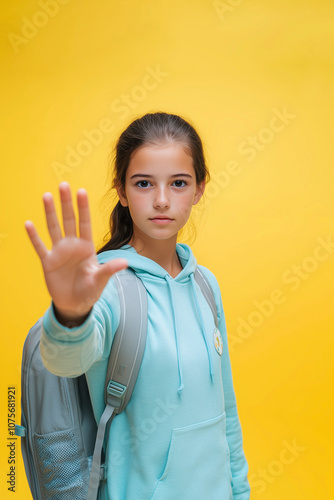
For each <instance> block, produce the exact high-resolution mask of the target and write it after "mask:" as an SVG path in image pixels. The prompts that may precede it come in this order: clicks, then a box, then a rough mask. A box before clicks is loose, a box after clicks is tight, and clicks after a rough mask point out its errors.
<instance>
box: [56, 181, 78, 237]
mask: <svg viewBox="0 0 334 500" xmlns="http://www.w3.org/2000/svg"><path fill="white" fill-rule="evenodd" d="M59 191H60V199H61V209H62V213H63V225H64V233H65V236H76V234H77V230H76V222H75V214H74V210H73V205H72V195H71V189H70V185H69V183H68V182H65V181H64V182H61V183H60V184H59Z"/></svg>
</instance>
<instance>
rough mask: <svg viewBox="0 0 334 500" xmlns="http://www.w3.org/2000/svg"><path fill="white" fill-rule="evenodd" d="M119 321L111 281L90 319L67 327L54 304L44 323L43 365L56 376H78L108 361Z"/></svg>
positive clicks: (113, 286)
mask: <svg viewBox="0 0 334 500" xmlns="http://www.w3.org/2000/svg"><path fill="white" fill-rule="evenodd" d="M119 321H120V304H119V298H118V294H117V290H116V286H115V284H114V282H113V280H112V279H110V280H109V281H108V283H107V285H106V287H105V289H104V290H103V292H102V294H101V296H100V298H99V299H98V301H97V302H95V304H94V306H93V308H92V310H91V312H90V313H89V315H88V317H87V318H86V320H85V321H84V323H82V324H81V325H80V326H77V327H74V328H68V327H66V326H64V325H62V324H61V323H59V321H58V320H57V318H56V316H55V313H54V305H53V301H51V305H50V307H49V308H48V309H47V310H46V312H45V314H44V316H43V320H42V332H41V341H40V352H41V357H42V361H43V364H44V365H45V367H46V368H47V370H49V371H50V372H51V373H53V374H54V375H57V376H60V377H78V376H79V375H81V374H82V373H85V372H87V371H88V369H89V368H90V367H91V366H92V365H93V363H95V362H96V361H98V360H100V359H102V358H108V357H109V354H110V349H111V344H112V340H113V337H114V335H115V332H116V330H117V328H118V325H119Z"/></svg>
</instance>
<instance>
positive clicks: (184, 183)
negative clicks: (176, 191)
mask: <svg viewBox="0 0 334 500" xmlns="http://www.w3.org/2000/svg"><path fill="white" fill-rule="evenodd" d="M176 182H181V183H182V182H183V185H184V186H185V185H186V182H185V181H181V180H177V181H175V183H176ZM176 187H183V186H180V184H178V185H177V186H176Z"/></svg>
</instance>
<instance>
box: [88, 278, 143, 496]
mask: <svg viewBox="0 0 334 500" xmlns="http://www.w3.org/2000/svg"><path fill="white" fill-rule="evenodd" d="M113 279H114V281H115V284H116V287H117V291H118V296H119V301H120V309H121V315H120V323H119V326H118V328H117V331H116V333H115V336H114V339H113V342H112V347H111V352H110V357H109V362H108V368H107V376H106V381H105V403H106V407H105V410H104V412H103V414H102V416H101V419H100V422H99V426H98V430H97V437H96V443H95V448H94V454H93V461H92V467H91V474H90V479H89V487H88V496H87V500H96V498H97V491H98V487H99V481H100V464H101V452H102V447H103V442H104V436H105V431H106V426H107V424H108V422H111V421H112V418H113V417H114V416H115V415H116V414H118V413H121V412H122V411H123V410H124V408H125V407H126V405H127V403H128V401H129V399H130V397H131V394H132V391H133V388H134V386H135V383H136V380H137V375H138V372H139V369H140V365H141V362H142V358H143V354H144V350H145V344H146V334H147V292H146V289H145V287H144V285H143V283H142V281H141V280H140V279H139V278H138V277H137V276H136V275H135V273H134V271H133V270H132V269H130V268H127V269H123V270H122V271H119V272H118V273H116V274H115V275H114V276H113Z"/></svg>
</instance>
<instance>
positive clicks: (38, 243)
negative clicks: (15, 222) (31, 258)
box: [24, 220, 48, 260]
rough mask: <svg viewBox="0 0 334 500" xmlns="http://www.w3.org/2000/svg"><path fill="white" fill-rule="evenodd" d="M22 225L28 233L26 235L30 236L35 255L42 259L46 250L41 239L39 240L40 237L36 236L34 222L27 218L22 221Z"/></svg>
mask: <svg viewBox="0 0 334 500" xmlns="http://www.w3.org/2000/svg"><path fill="white" fill-rule="evenodd" d="M24 226H25V228H26V231H27V233H28V236H29V238H30V241H31V243H32V244H33V246H34V248H35V250H36V252H37V255H38V256H39V258H40V259H41V260H43V258H44V257H45V256H46V255H47V253H48V250H47V248H46V246H45V245H44V243H43V241H42V240H41V238H40V237H39V236H38V233H37V231H36V228H35V226H34V224H33V223H32V222H31V221H30V220H27V221H26V222H25V223H24Z"/></svg>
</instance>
